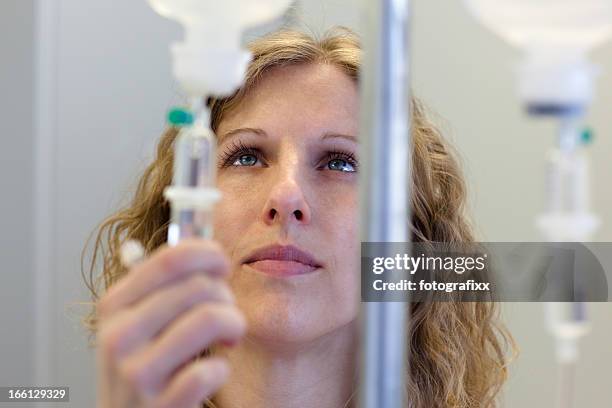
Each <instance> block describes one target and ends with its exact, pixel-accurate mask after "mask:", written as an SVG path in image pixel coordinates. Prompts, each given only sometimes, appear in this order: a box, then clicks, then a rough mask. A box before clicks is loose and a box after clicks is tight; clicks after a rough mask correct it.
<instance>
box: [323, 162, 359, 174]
mask: <svg viewBox="0 0 612 408" xmlns="http://www.w3.org/2000/svg"><path fill="white" fill-rule="evenodd" d="M327 168H328V169H330V170H338V171H346V172H354V171H355V168H354V166H353V165H352V164H351V163H349V162H348V161H346V160H344V159H333V160H330V161H329V163H327Z"/></svg>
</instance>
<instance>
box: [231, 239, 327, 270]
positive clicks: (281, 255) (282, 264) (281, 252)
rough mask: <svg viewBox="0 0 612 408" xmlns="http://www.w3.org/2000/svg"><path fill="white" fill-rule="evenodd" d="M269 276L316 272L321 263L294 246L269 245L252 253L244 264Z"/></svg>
mask: <svg viewBox="0 0 612 408" xmlns="http://www.w3.org/2000/svg"><path fill="white" fill-rule="evenodd" d="M242 263H243V264H246V265H248V266H250V267H251V268H254V269H256V270H258V271H261V272H264V273H266V274H268V275H272V276H277V277H283V276H294V275H303V274H306V273H310V272H314V271H315V270H317V269H318V268H320V267H321V263H320V262H319V261H317V259H315V257H314V256H313V255H311V254H310V253H308V252H307V251H304V250H302V249H300V248H298V247H296V246H293V245H269V246H265V247H262V248H259V249H257V250H255V251H254V252H252V253H251V254H250V255H249V256H247V257H246V258H245V260H244V261H243V262H242Z"/></svg>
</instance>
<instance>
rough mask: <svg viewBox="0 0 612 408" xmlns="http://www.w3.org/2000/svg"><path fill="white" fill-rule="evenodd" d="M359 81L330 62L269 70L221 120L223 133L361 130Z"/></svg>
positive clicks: (318, 132)
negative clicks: (246, 129)
mask: <svg viewBox="0 0 612 408" xmlns="http://www.w3.org/2000/svg"><path fill="white" fill-rule="evenodd" d="M358 110H359V98H358V87H357V84H356V83H355V81H354V80H353V79H352V78H350V77H349V76H348V75H347V74H345V73H344V72H343V71H342V70H341V69H340V68H338V67H336V66H334V65H329V64H322V63H320V64H307V63H304V64H299V65H291V66H285V67H276V68H273V69H271V70H269V71H267V72H266V73H265V74H264V75H263V76H262V78H260V80H259V81H258V83H257V84H256V85H255V86H254V87H253V88H252V89H251V90H250V91H249V92H248V93H247V94H246V96H245V97H244V99H243V100H242V101H241V102H240V103H239V104H238V105H236V106H235V107H234V108H233V109H232V110H231V111H230V112H227V113H226V115H225V116H224V118H223V120H222V121H221V123H220V124H219V129H218V134H219V135H220V136H222V135H223V134H224V133H226V132H227V131H230V130H232V129H235V128H238V127H257V128H262V129H263V130H264V131H266V132H267V133H270V134H275V133H278V134H283V133H285V132H288V134H311V135H313V136H317V135H318V136H320V134H322V133H325V132H339V133H347V134H354V135H356V134H357V126H358Z"/></svg>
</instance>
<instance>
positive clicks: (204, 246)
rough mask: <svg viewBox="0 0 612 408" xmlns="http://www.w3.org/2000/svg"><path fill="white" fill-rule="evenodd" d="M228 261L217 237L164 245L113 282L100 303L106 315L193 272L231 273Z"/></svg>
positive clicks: (99, 311)
mask: <svg viewBox="0 0 612 408" xmlns="http://www.w3.org/2000/svg"><path fill="white" fill-rule="evenodd" d="M229 269H230V268H229V261H228V259H227V257H226V256H225V255H224V253H223V250H222V248H221V246H220V245H219V244H218V243H216V242H215V241H211V240H203V239H188V240H184V241H182V242H181V243H179V244H178V245H177V246H176V247H164V248H163V249H160V250H159V251H157V252H156V253H155V254H154V255H153V256H151V257H150V258H149V259H146V260H144V261H142V262H140V263H139V264H138V265H136V266H135V267H134V268H133V269H132V270H131V271H130V272H129V273H128V274H127V275H126V276H125V277H124V278H122V279H120V280H119V281H118V282H117V283H116V284H114V285H113V286H112V287H111V288H110V289H109V290H108V292H107V293H106V295H105V296H104V297H103V299H102V300H101V301H100V302H99V304H98V314H99V316H100V317H101V318H105V317H107V316H110V315H112V314H114V313H115V312H116V311H117V310H118V309H121V308H123V307H126V306H128V305H131V304H133V303H135V302H137V301H138V300H140V299H141V298H143V297H144V296H146V295H147V294H149V293H150V292H152V291H154V290H156V289H157V288H159V287H161V286H164V285H167V284H170V283H172V282H175V281H177V280H179V279H183V278H185V277H186V276H188V275H191V274H194V273H204V274H208V275H211V276H216V277H221V276H227V275H228V274H229Z"/></svg>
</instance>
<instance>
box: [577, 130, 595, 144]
mask: <svg viewBox="0 0 612 408" xmlns="http://www.w3.org/2000/svg"><path fill="white" fill-rule="evenodd" d="M591 142H593V131H592V130H591V129H590V128H584V130H583V131H582V133H580V143H581V144H583V145H587V144H590V143H591Z"/></svg>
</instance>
